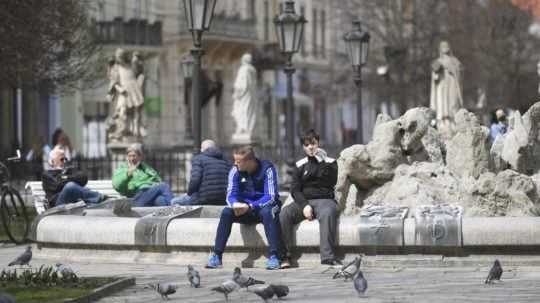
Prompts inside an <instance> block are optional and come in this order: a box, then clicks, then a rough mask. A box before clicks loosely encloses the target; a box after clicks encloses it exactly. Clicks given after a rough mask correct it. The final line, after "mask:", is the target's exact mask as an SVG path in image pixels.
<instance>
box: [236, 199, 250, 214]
mask: <svg viewBox="0 0 540 303" xmlns="http://www.w3.org/2000/svg"><path fill="white" fill-rule="evenodd" d="M232 209H233V211H234V215H235V216H237V217H240V216H241V215H243V214H245V213H247V211H248V210H249V205H248V204H247V203H241V202H235V203H233V205H232Z"/></svg>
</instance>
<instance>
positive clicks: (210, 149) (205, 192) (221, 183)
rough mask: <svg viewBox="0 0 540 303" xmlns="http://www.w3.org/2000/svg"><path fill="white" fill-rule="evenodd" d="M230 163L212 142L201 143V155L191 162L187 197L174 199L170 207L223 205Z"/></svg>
mask: <svg viewBox="0 0 540 303" xmlns="http://www.w3.org/2000/svg"><path fill="white" fill-rule="evenodd" d="M230 169H231V163H229V161H227V160H225V159H223V153H222V152H221V150H219V148H217V147H216V143H215V142H214V141H212V140H204V141H203V142H202V143H201V153H200V154H198V155H196V156H195V157H193V159H192V160H191V178H190V180H189V186H188V192H187V195H184V196H181V197H178V198H174V199H173V200H172V201H171V204H172V205H225V204H226V203H225V198H226V195H227V182H228V180H227V176H228V175H229V170H230Z"/></svg>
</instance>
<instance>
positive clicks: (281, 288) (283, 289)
mask: <svg viewBox="0 0 540 303" xmlns="http://www.w3.org/2000/svg"><path fill="white" fill-rule="evenodd" d="M269 287H271V288H272V290H273V291H274V294H276V296H277V297H278V298H280V299H281V298H283V297H285V296H287V295H288V294H289V286H287V285H277V284H270V286H269Z"/></svg>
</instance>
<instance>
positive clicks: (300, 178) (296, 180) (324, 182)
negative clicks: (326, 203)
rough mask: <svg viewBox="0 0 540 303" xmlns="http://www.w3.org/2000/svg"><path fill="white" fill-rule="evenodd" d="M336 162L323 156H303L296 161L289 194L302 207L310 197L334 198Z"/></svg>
mask: <svg viewBox="0 0 540 303" xmlns="http://www.w3.org/2000/svg"><path fill="white" fill-rule="evenodd" d="M336 182H337V162H336V160H335V159H333V158H329V157H326V155H323V156H316V157H305V158H303V159H301V160H298V161H297V162H296V166H295V172H294V174H293V182H292V185H291V194H292V196H293V198H294V202H295V203H297V204H298V206H300V208H301V209H303V208H304V207H305V206H306V205H307V203H308V200H311V199H334V188H335V186H336Z"/></svg>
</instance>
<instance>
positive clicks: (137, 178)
mask: <svg viewBox="0 0 540 303" xmlns="http://www.w3.org/2000/svg"><path fill="white" fill-rule="evenodd" d="M127 172H128V164H127V163H122V164H121V165H120V167H118V168H117V169H116V171H115V172H114V175H113V178H112V184H113V187H114V189H115V190H116V191H117V192H119V193H120V194H122V195H124V196H126V197H133V196H134V195H135V194H136V193H137V192H138V191H139V190H141V189H143V188H148V187H152V186H154V185H156V184H158V183H160V182H161V177H160V176H159V175H158V173H157V172H156V171H155V170H154V169H153V168H152V167H150V166H149V165H147V164H146V163H141V164H140V165H139V167H137V169H136V170H135V171H134V172H133V174H132V175H131V177H128V175H127Z"/></svg>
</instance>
